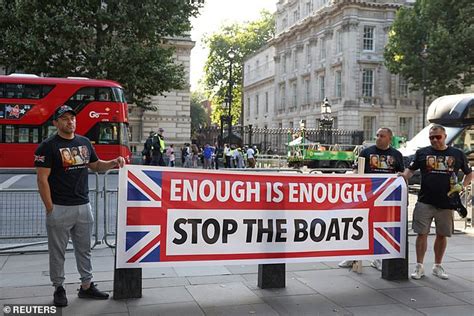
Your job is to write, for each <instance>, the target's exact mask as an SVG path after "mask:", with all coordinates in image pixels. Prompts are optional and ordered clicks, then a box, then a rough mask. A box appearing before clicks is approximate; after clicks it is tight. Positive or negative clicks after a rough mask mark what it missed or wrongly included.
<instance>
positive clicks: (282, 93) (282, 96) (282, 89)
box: [280, 84, 286, 109]
mask: <svg viewBox="0 0 474 316" xmlns="http://www.w3.org/2000/svg"><path fill="white" fill-rule="evenodd" d="M280 100H281V103H280V108H281V109H284V108H285V107H286V88H285V85H284V84H283V85H281V86H280Z"/></svg>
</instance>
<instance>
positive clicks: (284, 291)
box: [244, 278, 318, 297]
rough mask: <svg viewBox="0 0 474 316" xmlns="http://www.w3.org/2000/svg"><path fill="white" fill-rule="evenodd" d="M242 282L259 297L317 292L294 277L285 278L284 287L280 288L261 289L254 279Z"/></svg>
mask: <svg viewBox="0 0 474 316" xmlns="http://www.w3.org/2000/svg"><path fill="white" fill-rule="evenodd" d="M244 284H245V285H246V286H247V287H248V288H249V289H250V290H252V292H254V293H255V294H257V295H258V296H259V297H269V296H294V295H309V294H318V292H316V291H315V290H314V289H312V288H310V287H309V286H306V285H305V284H303V283H301V282H300V281H299V280H297V279H295V278H287V279H286V287H285V288H281V289H261V288H259V287H258V286H257V283H256V282H255V281H245V282H244Z"/></svg>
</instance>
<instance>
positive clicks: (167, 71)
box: [0, 0, 201, 107]
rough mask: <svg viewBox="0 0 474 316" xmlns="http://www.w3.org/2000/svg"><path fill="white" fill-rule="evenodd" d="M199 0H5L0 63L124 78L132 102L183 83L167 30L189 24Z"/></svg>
mask: <svg viewBox="0 0 474 316" xmlns="http://www.w3.org/2000/svg"><path fill="white" fill-rule="evenodd" d="M200 6H201V5H200V4H198V3H194V2H192V3H190V1H183V0H167V1H153V0H140V1H135V0H117V1H110V0H81V1H78V0H71V1H61V0H49V1H41V0H3V1H0V28H1V32H0V65H3V66H4V67H5V68H6V70H7V72H8V73H11V72H15V71H25V72H29V73H36V74H44V75H47V76H59V77H64V76H86V77H91V78H106V79H111V80H116V81H118V82H120V83H121V84H122V85H123V86H124V88H125V90H126V92H127V97H128V99H129V102H132V103H136V104H137V105H139V106H142V107H147V106H149V104H150V102H149V100H148V99H147V97H148V96H152V95H158V94H161V93H163V92H165V91H169V90H171V89H179V88H181V87H182V86H183V84H184V82H183V78H184V68H183V66H182V65H178V64H176V63H175V60H174V58H173V53H174V49H173V48H172V46H170V45H168V40H167V38H170V37H173V36H179V35H182V34H183V33H186V32H188V31H189V30H190V27H191V25H190V22H189V18H190V17H191V16H196V15H197V14H198V9H199V7H200Z"/></svg>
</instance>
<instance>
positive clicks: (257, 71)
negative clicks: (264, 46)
mask: <svg viewBox="0 0 474 316" xmlns="http://www.w3.org/2000/svg"><path fill="white" fill-rule="evenodd" d="M255 72H256V73H257V76H258V75H259V74H260V60H258V59H257V61H256V62H255Z"/></svg>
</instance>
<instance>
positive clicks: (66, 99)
mask: <svg viewBox="0 0 474 316" xmlns="http://www.w3.org/2000/svg"><path fill="white" fill-rule="evenodd" d="M63 104H67V105H69V106H70V107H72V108H73V109H74V110H75V111H76V113H77V128H76V133H77V134H79V135H83V136H86V137H88V138H89V139H90V140H91V142H92V144H93V146H94V147H95V150H96V151H97V154H98V156H99V157H100V158H101V159H105V160H107V159H113V158H116V157H117V156H118V155H121V156H123V157H125V158H126V160H127V162H128V163H129V162H130V158H131V156H130V154H131V153H130V149H129V147H128V137H129V133H128V106H127V102H126V101H125V96H124V92H123V89H122V87H121V86H120V85H119V84H118V83H116V82H113V81H109V80H94V79H88V78H80V77H69V78H47V77H38V76H35V75H26V74H21V75H20V74H14V75H9V76H0V168H14V167H15V168H18V167H19V168H25V167H26V168H28V167H33V158H34V157H33V153H34V151H35V149H36V147H37V146H38V144H39V143H41V141H42V140H44V139H45V138H47V137H49V136H50V135H52V134H53V133H55V132H56V128H55V127H54V125H53V122H52V121H53V114H54V111H55V110H56V109H57V108H58V107H59V106H61V105H63Z"/></svg>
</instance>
